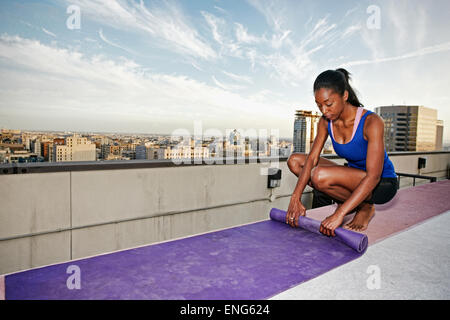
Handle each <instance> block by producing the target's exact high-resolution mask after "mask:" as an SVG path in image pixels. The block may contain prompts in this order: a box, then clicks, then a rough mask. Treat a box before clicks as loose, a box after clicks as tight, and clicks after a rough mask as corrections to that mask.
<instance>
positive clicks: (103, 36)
mask: <svg viewBox="0 0 450 320" xmlns="http://www.w3.org/2000/svg"><path fill="white" fill-rule="evenodd" d="M98 35H99V36H100V39H102V40H103V41H104V42H105V43H107V44H109V45H110V46H113V47H116V48H119V49H122V50H124V51H126V52H128V53H131V54H135V52H134V51H132V50H130V49H127V48H125V47H122V46H121V45H118V44H117V43H114V42H112V41H110V40H108V39H107V38H106V37H105V35H104V34H103V30H102V29H100V30H99V31H98Z"/></svg>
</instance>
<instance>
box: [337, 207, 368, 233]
mask: <svg viewBox="0 0 450 320" xmlns="http://www.w3.org/2000/svg"><path fill="white" fill-rule="evenodd" d="M374 214H375V206H374V205H373V204H369V203H363V204H362V205H361V206H360V207H358V210H357V212H356V214H355V216H354V217H353V220H352V221H350V222H349V223H347V224H346V225H345V226H344V228H345V229H349V230H353V231H364V230H366V229H367V226H368V225H369V222H370V220H371V219H372V218H373V216H374Z"/></svg>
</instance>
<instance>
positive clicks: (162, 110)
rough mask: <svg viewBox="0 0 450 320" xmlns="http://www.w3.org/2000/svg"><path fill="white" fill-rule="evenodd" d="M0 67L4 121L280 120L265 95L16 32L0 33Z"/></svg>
mask: <svg viewBox="0 0 450 320" xmlns="http://www.w3.org/2000/svg"><path fill="white" fill-rule="evenodd" d="M5 65H6V66H8V67H7V68H5ZM0 72H1V73H2V78H1V80H0V111H1V113H2V114H3V115H5V116H6V117H8V118H9V119H11V118H14V117H20V115H18V114H17V113H25V114H27V115H28V116H30V115H33V116H34V117H35V119H36V121H38V122H40V123H44V122H45V121H46V119H47V118H48V117H53V116H57V115H58V116H61V117H64V118H65V119H66V121H68V122H69V121H71V120H70V119H72V118H76V117H81V118H85V119H91V120H92V119H98V120H99V121H100V122H99V123H101V121H102V119H104V120H105V121H106V120H108V119H112V118H115V119H116V121H117V122H118V123H120V122H121V121H122V122H124V123H125V122H127V121H141V122H142V121H147V122H148V123H154V122H159V123H161V125H162V124H164V126H165V127H164V128H166V130H168V129H167V128H171V129H172V128H173V129H175V128H174V126H176V125H177V126H180V123H184V124H187V125H189V123H190V122H192V121H193V120H204V121H211V123H213V124H214V125H222V126H228V127H229V128H233V127H237V126H240V127H246V126H247V127H252V126H255V125H258V127H266V128H272V127H274V126H278V127H280V126H281V123H282V120H280V119H283V117H286V115H284V114H283V113H282V112H280V110H275V109H274V108H273V104H271V101H270V100H267V101H266V102H261V101H254V100H253V99H250V98H247V97H245V96H243V95H240V94H236V93H233V92H231V91H230V90H236V89H239V88H241V86H239V85H229V84H224V83H222V82H219V81H217V79H215V78H214V79H215V80H216V81H215V82H216V85H218V86H219V87H214V86H210V85H207V84H205V83H203V82H199V81H196V80H193V79H191V78H188V77H186V76H181V75H165V74H160V73H152V72H148V71H146V70H145V69H144V68H142V67H141V66H140V65H138V64H136V63H135V62H134V61H131V60H127V59H125V58H122V59H121V60H119V61H112V60H109V59H107V58H105V57H103V56H100V55H97V56H93V57H92V58H88V57H86V56H85V55H83V54H82V53H80V52H70V51H68V50H66V49H61V48H57V47H51V46H47V45H44V44H42V43H40V42H39V41H36V40H29V39H24V38H21V37H18V36H15V37H12V36H8V35H2V36H0ZM285 120H286V119H284V121H285ZM182 121H183V122H182ZM93 129H97V130H100V128H93Z"/></svg>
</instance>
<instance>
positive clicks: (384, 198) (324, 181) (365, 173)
mask: <svg viewBox="0 0 450 320" xmlns="http://www.w3.org/2000/svg"><path fill="white" fill-rule="evenodd" d="M314 96H315V100H316V103H317V106H318V107H319V110H320V112H321V113H322V114H323V116H322V117H321V118H320V120H319V123H318V130H317V131H318V132H317V136H316V138H315V139H314V143H313V145H312V148H311V151H310V153H309V154H307V155H306V154H299V153H295V154H292V155H291V156H290V157H289V160H288V163H287V164H288V167H289V169H290V170H291V171H292V172H293V173H294V174H295V175H296V176H298V182H297V185H296V187H295V190H294V192H293V194H292V197H291V200H290V203H289V208H288V212H287V215H286V223H288V224H290V225H291V226H292V227H294V226H298V217H299V216H304V215H305V214H306V209H305V207H304V206H303V204H302V203H301V195H302V193H303V190H304V189H305V187H306V185H307V184H308V185H309V186H311V187H313V188H315V189H317V190H319V191H321V192H323V193H325V194H327V195H329V196H330V197H331V198H333V199H335V200H336V201H337V202H338V203H339V204H338V207H337V209H336V210H335V212H334V213H333V214H332V215H330V216H329V217H327V218H326V219H325V220H323V221H322V223H321V226H320V232H322V233H323V234H325V235H328V236H334V235H335V234H334V230H335V229H336V228H337V227H339V226H340V225H341V224H342V223H343V220H344V216H345V215H346V214H349V213H351V212H352V211H353V210H355V211H356V214H355V216H354V218H353V220H352V221H351V222H349V223H348V224H347V225H345V226H344V228H347V229H351V230H355V231H362V230H365V229H367V226H368V224H369V222H370V220H371V218H372V217H373V215H374V214H375V208H374V203H376V204H382V203H386V202H388V201H390V200H391V199H392V198H393V197H394V196H395V194H396V192H397V175H396V174H395V170H394V166H393V164H392V162H391V161H390V160H389V158H388V155H387V153H386V150H385V148H384V122H383V120H382V119H381V118H380V117H379V116H378V115H377V114H375V113H373V112H371V111H369V110H366V109H364V106H363V105H362V104H361V103H360V102H359V100H358V98H357V96H356V94H355V92H354V90H353V89H352V87H351V86H350V84H349V73H348V71H347V70H345V69H337V70H327V71H325V72H322V73H321V74H320V75H319V76H318V77H317V79H316V80H315V81H314ZM328 135H330V137H331V141H332V143H333V148H334V150H335V151H336V153H337V154H338V155H339V156H340V157H342V158H345V159H346V160H347V162H348V167H346V166H341V165H338V164H336V163H335V162H333V161H331V160H328V159H325V158H322V157H320V152H321V150H322V148H323V146H324V144H325V141H326V140H327V138H328Z"/></svg>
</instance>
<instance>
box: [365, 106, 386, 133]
mask: <svg viewBox="0 0 450 320" xmlns="http://www.w3.org/2000/svg"><path fill="white" fill-rule="evenodd" d="M364 110H365V111H366V112H365V113H363V116H364V115H366V121H365V123H364V131H365V132H366V130H367V129H369V130H383V131H384V121H383V118H381V117H380V116H379V115H378V114H377V113H376V112H373V111H370V110H367V109H364Z"/></svg>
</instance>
